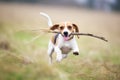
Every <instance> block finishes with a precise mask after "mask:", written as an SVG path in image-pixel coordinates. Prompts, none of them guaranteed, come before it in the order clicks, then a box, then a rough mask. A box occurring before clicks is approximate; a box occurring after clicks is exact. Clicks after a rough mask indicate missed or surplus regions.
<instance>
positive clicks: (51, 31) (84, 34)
mask: <svg viewBox="0 0 120 80" xmlns="http://www.w3.org/2000/svg"><path fill="white" fill-rule="evenodd" d="M38 30H42V31H44V32H47V33H60V32H58V31H53V30H49V29H37V30H32V31H38ZM71 35H83V36H90V37H94V38H98V39H101V40H103V41H106V42H108V40H107V39H105V38H104V37H100V36H96V35H94V34H90V33H72V34H71Z"/></svg>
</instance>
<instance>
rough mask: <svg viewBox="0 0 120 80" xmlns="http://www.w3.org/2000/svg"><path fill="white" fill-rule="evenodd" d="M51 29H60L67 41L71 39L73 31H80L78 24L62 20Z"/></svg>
mask: <svg viewBox="0 0 120 80" xmlns="http://www.w3.org/2000/svg"><path fill="white" fill-rule="evenodd" d="M50 29H51V30H58V31H59V32H60V33H61V34H62V36H63V37H64V40H66V41H67V40H69V39H70V37H71V33H73V32H79V29H78V26H77V25H76V24H73V23H70V22H62V23H60V24H55V25H53V26H52V27H51V28H50Z"/></svg>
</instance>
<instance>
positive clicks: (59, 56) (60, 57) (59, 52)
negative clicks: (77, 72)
mask: <svg viewBox="0 0 120 80" xmlns="http://www.w3.org/2000/svg"><path fill="white" fill-rule="evenodd" d="M55 52H56V54H57V57H56V60H57V61H58V62H60V61H61V60H62V52H61V50H60V48H59V47H58V46H55Z"/></svg>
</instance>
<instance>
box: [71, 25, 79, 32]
mask: <svg viewBox="0 0 120 80" xmlns="http://www.w3.org/2000/svg"><path fill="white" fill-rule="evenodd" d="M72 25H73V28H74V29H75V32H79V28H78V26H77V25H76V24H72Z"/></svg>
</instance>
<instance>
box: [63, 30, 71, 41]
mask: <svg viewBox="0 0 120 80" xmlns="http://www.w3.org/2000/svg"><path fill="white" fill-rule="evenodd" d="M63 38H64V40H65V41H68V40H69V39H70V35H69V34H68V32H64V33H63Z"/></svg>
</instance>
